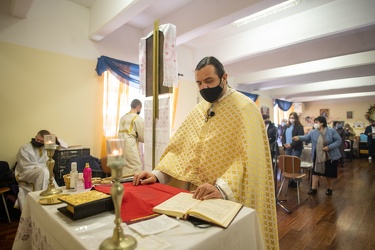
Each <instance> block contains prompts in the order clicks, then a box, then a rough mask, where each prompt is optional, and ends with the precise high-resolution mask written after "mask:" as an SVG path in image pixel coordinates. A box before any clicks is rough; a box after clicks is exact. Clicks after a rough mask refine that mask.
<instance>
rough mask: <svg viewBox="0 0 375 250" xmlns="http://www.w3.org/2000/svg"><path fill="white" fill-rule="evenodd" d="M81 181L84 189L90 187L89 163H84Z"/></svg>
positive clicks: (90, 173) (90, 171)
mask: <svg viewBox="0 0 375 250" xmlns="http://www.w3.org/2000/svg"><path fill="white" fill-rule="evenodd" d="M83 181H84V184H85V189H88V188H91V187H92V170H91V168H90V164H89V163H86V166H85V169H84V170H83Z"/></svg>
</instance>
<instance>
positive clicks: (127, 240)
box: [99, 139, 137, 250]
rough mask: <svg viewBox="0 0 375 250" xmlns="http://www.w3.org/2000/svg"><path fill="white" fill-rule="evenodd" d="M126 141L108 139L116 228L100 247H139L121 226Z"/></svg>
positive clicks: (102, 249)
mask: <svg viewBox="0 0 375 250" xmlns="http://www.w3.org/2000/svg"><path fill="white" fill-rule="evenodd" d="M124 146H125V141H124V140H123V139H111V140H107V151H108V158H107V165H108V166H109V167H110V168H111V175H112V179H113V180H114V183H113V184H112V187H111V195H112V200H113V205H114V207H115V216H116V217H115V220H114V222H115V224H116V226H115V229H114V230H113V235H112V237H110V238H107V239H105V240H104V241H103V242H102V244H101V245H100V247H99V249H100V250H104V249H106V250H107V249H127V250H128V249H129V250H131V249H135V248H136V247H137V240H136V239H135V238H134V237H133V236H131V235H126V234H124V231H123V229H122V227H121V222H122V219H121V214H120V212H121V204H122V197H123V196H124V186H123V185H122V184H121V183H120V178H121V177H122V168H123V166H124V165H125V159H124V156H123V152H124Z"/></svg>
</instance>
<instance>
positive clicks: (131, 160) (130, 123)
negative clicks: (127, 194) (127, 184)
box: [118, 99, 145, 176]
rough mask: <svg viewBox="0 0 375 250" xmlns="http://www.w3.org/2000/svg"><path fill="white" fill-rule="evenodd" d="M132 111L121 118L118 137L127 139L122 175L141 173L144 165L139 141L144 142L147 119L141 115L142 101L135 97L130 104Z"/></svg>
mask: <svg viewBox="0 0 375 250" xmlns="http://www.w3.org/2000/svg"><path fill="white" fill-rule="evenodd" d="M130 108H131V109H130V111H129V112H128V113H126V114H125V115H124V116H122V117H121V119H120V125H119V132H118V137H119V138H121V139H125V162H126V165H125V167H124V168H123V169H122V175H123V176H126V175H133V174H135V173H139V172H140V171H141V170H142V169H143V167H142V160H141V153H140V150H139V142H144V130H145V120H144V119H143V118H142V117H140V116H139V114H140V113H141V110H142V102H141V101H140V100H138V99H134V100H133V101H132V102H131V104H130Z"/></svg>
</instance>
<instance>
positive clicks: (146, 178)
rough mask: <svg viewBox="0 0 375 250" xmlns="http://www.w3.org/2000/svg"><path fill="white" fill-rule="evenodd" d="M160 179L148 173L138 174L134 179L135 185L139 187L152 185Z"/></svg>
mask: <svg viewBox="0 0 375 250" xmlns="http://www.w3.org/2000/svg"><path fill="white" fill-rule="evenodd" d="M157 181H158V179H157V178H156V176H155V175H154V174H152V173H150V172H147V171H142V172H140V173H138V174H135V175H134V178H133V185H134V186H138V185H146V184H152V183H155V182H157Z"/></svg>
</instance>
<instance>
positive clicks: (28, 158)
mask: <svg viewBox="0 0 375 250" xmlns="http://www.w3.org/2000/svg"><path fill="white" fill-rule="evenodd" d="M50 134H51V133H50V132H49V131H47V130H40V131H39V132H38V133H37V135H36V136H35V138H32V139H31V141H30V142H28V143H26V144H25V145H23V146H21V148H20V149H19V151H18V154H17V157H16V160H17V165H16V169H15V175H16V180H17V182H18V184H19V191H18V198H17V201H16V203H15V205H14V206H15V207H17V208H19V209H21V210H22V206H23V204H24V201H25V198H26V195H27V194H28V193H29V192H32V191H37V190H45V189H47V187H48V184H49V171H48V167H47V163H46V162H47V160H48V156H47V151H46V150H45V149H44V136H45V135H50ZM61 143H63V144H65V143H64V142H63V141H61V140H59V139H57V138H56V144H57V145H60V144H61ZM54 185H55V186H56V187H57V186H58V185H57V183H56V182H55V181H54Z"/></svg>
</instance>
